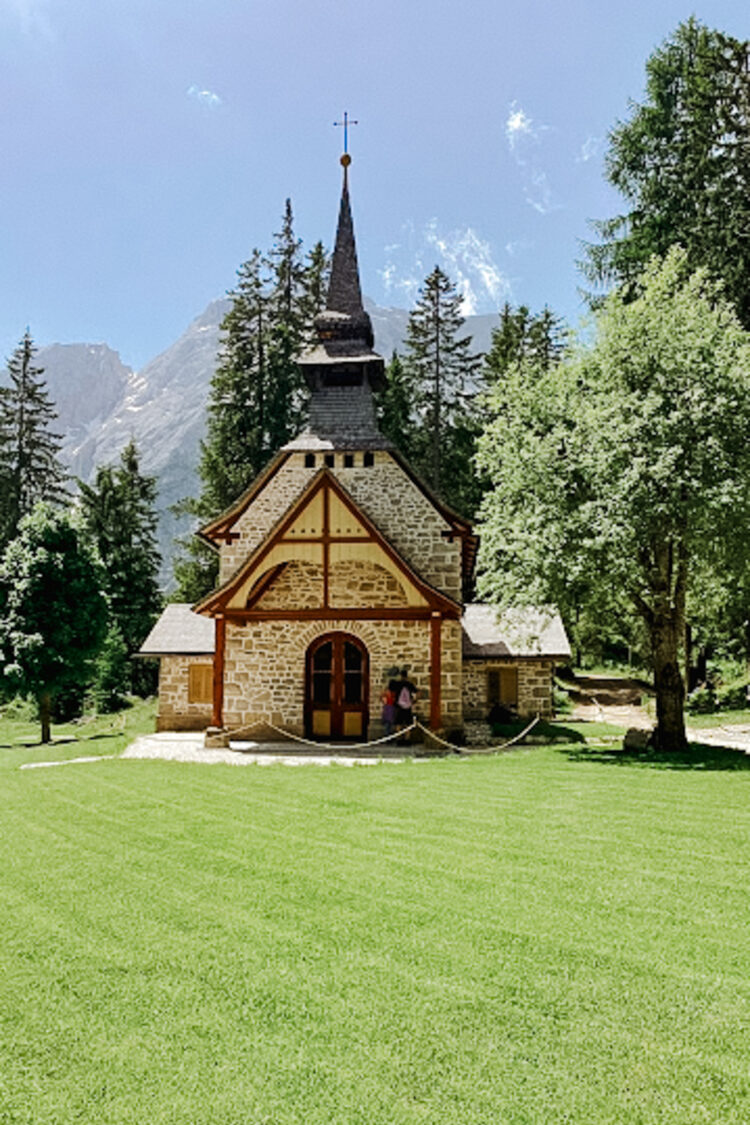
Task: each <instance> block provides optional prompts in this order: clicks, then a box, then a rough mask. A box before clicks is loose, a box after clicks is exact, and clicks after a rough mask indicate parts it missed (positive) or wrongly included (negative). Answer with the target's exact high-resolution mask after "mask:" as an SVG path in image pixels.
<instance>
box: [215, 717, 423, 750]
mask: <svg viewBox="0 0 750 1125" xmlns="http://www.w3.org/2000/svg"><path fill="white" fill-rule="evenodd" d="M418 726H420V724H419V723H417V722H416V721H415V722H413V723H411V724H410V725H409V726H408V727H404V728H403V730H398V731H394V732H393V734H387V735H385V736H384V737H383V738H376V739H374V740H373V741H372V742H357V743H355V744H354V747H353V749H356V750H365V749H366V748H367V747H368V746H381V745H382V744H383V743H384V742H390V741H391V740H392V739H396V738H403V736H404V735H405V734H408V733H409V731H412V730H414V729H415V727H418ZM258 727H268V728H269V729H270V730H273V731H275V732H276V733H277V734H281V735H283V736H284V738H289V739H291V740H292V741H294V742H301V743H303V744H304V745H305V746H312V747H314V748H315V749H316V750H341V749H342V743H340V742H313V741H312V740H311V739H309V738H302V737H301V736H300V735H298V734H292V732H291V731H290V730H284V729H283V727H277V726H276V725H275V724H274V723H272V722H270V720H269V719H260V720H259V721H258V722H257V723H252V724H251V725H250V726H247V727H241V728H240V730H239V731H235V733H234V735H232V736H231V738H232V739H233V741H239V740H240V739H239V738H238V736H239V735H241V734H242V733H244V732H245V731H251V730H256V729H257V728H258Z"/></svg>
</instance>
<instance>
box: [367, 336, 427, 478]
mask: <svg viewBox="0 0 750 1125" xmlns="http://www.w3.org/2000/svg"><path fill="white" fill-rule="evenodd" d="M385 375H386V381H385V386H384V388H383V389H382V390H381V391H380V392H379V393H378V396H377V412H378V426H379V428H380V430H381V432H382V433H383V434H385V436H386V437H387V438H390V440H391V441H392V442H393V444H394V445H395V446H396V447H397V449H400V450H401V452H402V453H403V454H404V456H405V457H409V458H411V457H412V455H413V453H414V445H415V441H416V440H418V433H417V431H418V429H419V425H418V422H417V418H416V413H415V409H414V406H415V390H414V383H413V380H412V378H411V376H410V374H409V372H408V371H407V370H406V368H405V366H404V363H403V360H402V359H401V357H400V355H399V354H398V352H395V351H394V353H393V355H392V356H391V361H390V363H389V364H388V365H387V367H386V369H385Z"/></svg>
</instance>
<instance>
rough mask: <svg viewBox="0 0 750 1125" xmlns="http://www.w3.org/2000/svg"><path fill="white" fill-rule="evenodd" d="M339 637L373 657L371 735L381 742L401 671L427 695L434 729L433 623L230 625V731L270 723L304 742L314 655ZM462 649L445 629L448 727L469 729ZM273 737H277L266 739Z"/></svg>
mask: <svg viewBox="0 0 750 1125" xmlns="http://www.w3.org/2000/svg"><path fill="white" fill-rule="evenodd" d="M339 631H341V632H344V633H349V634H352V635H353V636H355V637H357V638H359V640H361V641H362V642H363V644H364V645H365V647H366V648H367V651H368V654H369V661H370V728H369V735H370V736H375V737H377V734H378V733H379V730H380V721H379V720H380V703H379V697H380V692H381V690H382V687H383V685H384V682H385V680H386V679H387V678H388V675H389V673H390V670H391V669H392V668H393V667H395V666H399V667H400V666H402V665H405V666H407V667H408V669H409V676H410V678H411V679H412V680H413V682H414V684H415V685H416V687H417V688H418V690H419V697H418V701H417V707H416V710H417V713H418V715H419V716H420V717H421V718H422V720H423V721H426V720H427V719H428V718H429V698H430V623H429V621H348V620H346V619H342V620H338V621H325V622H300V621H256V622H252V623H250V624H247V625H233V624H231V623H228V624H227V638H226V639H227V644H226V660H225V677H224V680H225V686H224V725H225V727H226V728H227V729H229V730H233V729H237V728H242V727H250V726H252V725H253V724H255V723H257V722H259V721H260V720H270V722H272V723H274V724H275V725H277V726H280V727H283V728H284V729H286V730H289V731H292V733H294V734H300V735H301V734H303V733H304V704H305V699H304V690H305V656H306V653H307V649H308V648H309V646H310V644H311V643H312V642H313V641H314V640H315V638H316V637H319V636H320V635H321V634H323V633H328V632H339ZM460 643H461V637H460V625H459V623H458V622H457V621H455V622H454V621H446V622H444V623H443V688H442V703H443V717H444V725H445V726H446V727H457V726H460V724H461V655H460V654H461V649H460ZM260 733H261V732H260V731H258V732H257V734H256V735H254V737H258V736H259V735H260ZM265 737H270V734H269V733H268V732H266V733H265Z"/></svg>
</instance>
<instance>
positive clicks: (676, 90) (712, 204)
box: [585, 18, 750, 328]
mask: <svg viewBox="0 0 750 1125" xmlns="http://www.w3.org/2000/svg"><path fill="white" fill-rule="evenodd" d="M749 49H750V44H748V42H747V41H744V42H743V41H740V40H737V39H733V38H732V37H731V36H729V35H725V34H723V33H722V32H720V31H713V30H711V29H709V28H707V27H705V26H704V25H702V24H701V23H699V22H698V21H697V20H696V19H694V18H691V19H689V20H687V21H686V22H685V23H682V24H680V25H679V27H678V28H677V30H676V31H675V32H674V34H673V35H672V36H671V37H670V38H669V39H667V40H666V42H665V43H663V44H662V46H661V47H660V48H659V49H658V50H657V51H655V52H654V53H653V54H652V55H651V57H650V58H649V59H648V61H647V63H646V99H645V101H644V102H643V103H642V104H638V103H633V104H632V106H631V114H630V118H629V120H627V121H624V122H618V124H617V125H616V126H615V128H614V129H613V130H612V132H611V133H610V137H609V151H608V153H607V158H606V174H607V179H608V180H609V182H610V183H611V184H612V185H613V186H614V187H615V188H617V189H618V190H619V191H620V192H621V193H622V195H623V196H624V198H625V200H626V202H627V204H628V207H629V210H627V211H626V212H624V213H623V214H621V215H618V216H616V217H615V218H613V219H609V220H605V221H604V222H599V223H596V224H594V225H595V227H596V229H597V230H598V232H599V235H600V236H601V238H602V240H603V241H602V242H601V243H600V244H599V245H593V246H589V247H588V264H587V266H586V267H585V268H586V272H587V273H588V275H589V277H590V278H591V279H593V280H600V281H601V280H603V281H609V280H615V281H618V282H627V283H632V282H633V281H635V279H636V278H637V276H638V274H639V273H640V271H641V270H642V269H643V268H644V266H645V265H646V263H647V262H648V261H649V259H650V258H651V256H652V255H653V254H659V255H664V254H666V253H667V251H668V250H669V248H670V246H672V245H673V244H675V243H679V244H680V245H681V246H683V247H684V248H685V250H686V252H687V261H688V263H689V265H690V267H691V268H692V269H695V268H697V267H698V266H706V267H707V268H708V269H709V271H710V273H711V275H712V276H713V277H714V278H715V279H718V278H721V279H723V281H724V284H725V287H726V294H727V296H728V297H729V299H730V300H731V301H732V302H733V303H734V304H735V307H736V310H737V314H738V316H739V317H740V320H741V321H742V323H743V324H744V326H745V327H746V328H750V246H749V245H748V238H747V232H748V230H749V229H750V68H749V67H748V51H749Z"/></svg>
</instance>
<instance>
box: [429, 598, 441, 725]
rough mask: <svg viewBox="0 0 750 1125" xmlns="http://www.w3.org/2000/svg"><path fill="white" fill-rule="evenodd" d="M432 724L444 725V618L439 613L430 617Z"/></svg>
mask: <svg viewBox="0 0 750 1125" xmlns="http://www.w3.org/2000/svg"><path fill="white" fill-rule="evenodd" d="M430 625H431V634H430V726H431V727H432V729H433V730H440V728H441V726H442V710H443V705H442V699H441V697H440V691H441V687H442V641H443V619H442V617H441V616H440V614H439V613H436V614H434V615H433V616H432V617H431V618H430Z"/></svg>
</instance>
